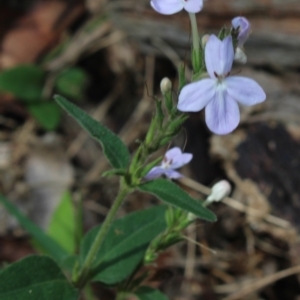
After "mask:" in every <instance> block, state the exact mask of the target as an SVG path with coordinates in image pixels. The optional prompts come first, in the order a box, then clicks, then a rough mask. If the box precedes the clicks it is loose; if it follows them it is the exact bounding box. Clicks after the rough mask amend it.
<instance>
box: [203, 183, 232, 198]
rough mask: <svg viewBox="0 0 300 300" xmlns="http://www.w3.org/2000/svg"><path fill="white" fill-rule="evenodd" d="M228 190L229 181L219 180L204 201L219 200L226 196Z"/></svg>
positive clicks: (229, 189) (229, 187) (229, 188)
mask: <svg viewBox="0 0 300 300" xmlns="http://www.w3.org/2000/svg"><path fill="white" fill-rule="evenodd" d="M230 192H231V186H230V183H229V182H228V181H227V180H221V181H219V182H217V183H216V184H215V185H214V186H213V187H212V189H211V193H210V195H209V196H208V197H207V198H206V202H214V201H216V202H217V201H221V200H223V199H224V198H225V197H227V196H228V195H229V194H230Z"/></svg>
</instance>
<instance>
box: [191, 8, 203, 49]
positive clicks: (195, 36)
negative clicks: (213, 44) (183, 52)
mask: <svg viewBox="0 0 300 300" xmlns="http://www.w3.org/2000/svg"><path fill="white" fill-rule="evenodd" d="M189 16H190V20H191V29H192V39H193V49H194V51H195V52H199V49H200V40H199V33H198V26H197V20H196V15H195V14H193V13H189Z"/></svg>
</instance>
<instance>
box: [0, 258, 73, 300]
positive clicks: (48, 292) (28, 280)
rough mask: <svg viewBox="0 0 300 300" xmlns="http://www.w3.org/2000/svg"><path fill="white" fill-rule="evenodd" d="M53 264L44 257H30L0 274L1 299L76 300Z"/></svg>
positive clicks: (68, 284) (70, 288) (67, 283)
mask: <svg viewBox="0 0 300 300" xmlns="http://www.w3.org/2000/svg"><path fill="white" fill-rule="evenodd" d="M78 297H79V293H78V291H77V290H76V289H75V288H74V287H72V286H71V285H70V283H69V282H68V281H67V279H66V278H65V276H64V275H63V273H62V272H61V270H60V269H59V267H58V266H57V265H56V264H55V262H54V261H53V260H52V259H51V258H49V257H46V256H35V255H34V256H29V257H26V258H24V259H22V260H20V261H18V262H16V263H14V264H11V265H10V266H8V267H7V268H5V269H3V270H2V271H1V272H0V299H1V300H34V299H36V300H37V299H43V300H53V299H55V300H77V299H78Z"/></svg>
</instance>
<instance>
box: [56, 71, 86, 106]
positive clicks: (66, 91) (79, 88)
mask: <svg viewBox="0 0 300 300" xmlns="http://www.w3.org/2000/svg"><path fill="white" fill-rule="evenodd" d="M87 81H88V77H87V74H86V72H85V71H84V70H83V69H80V68H74V67H73V68H70V69H67V70H64V71H63V72H62V73H60V74H59V75H58V77H57V79H56V83H55V84H56V87H57V90H58V92H59V93H62V94H63V95H65V96H66V97H70V98H72V99H75V100H80V98H82V97H83V91H84V89H85V87H86V85H87Z"/></svg>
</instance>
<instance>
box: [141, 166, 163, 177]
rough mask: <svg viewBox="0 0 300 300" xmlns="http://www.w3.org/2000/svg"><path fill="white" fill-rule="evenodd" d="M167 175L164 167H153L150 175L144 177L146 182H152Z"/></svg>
mask: <svg viewBox="0 0 300 300" xmlns="http://www.w3.org/2000/svg"><path fill="white" fill-rule="evenodd" d="M163 174H165V169H164V168H162V167H153V168H152V169H151V170H150V171H149V172H148V174H147V175H146V176H145V177H144V178H145V180H152V179H155V178H157V177H159V176H161V175H163Z"/></svg>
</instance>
